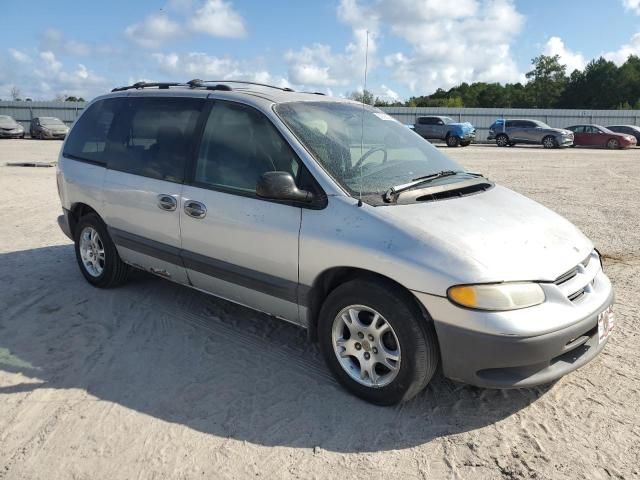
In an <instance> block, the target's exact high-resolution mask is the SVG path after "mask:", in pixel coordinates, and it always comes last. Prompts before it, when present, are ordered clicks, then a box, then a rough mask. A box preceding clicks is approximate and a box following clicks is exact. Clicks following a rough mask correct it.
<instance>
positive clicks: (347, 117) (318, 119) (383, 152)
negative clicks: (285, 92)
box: [275, 102, 463, 198]
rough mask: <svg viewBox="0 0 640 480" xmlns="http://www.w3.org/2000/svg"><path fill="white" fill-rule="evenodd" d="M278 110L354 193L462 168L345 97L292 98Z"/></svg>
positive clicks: (379, 114) (379, 191)
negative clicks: (334, 99) (338, 99)
mask: <svg viewBox="0 0 640 480" xmlns="http://www.w3.org/2000/svg"><path fill="white" fill-rule="evenodd" d="M275 109H276V113H277V114H278V115H279V116H280V118H281V119H282V120H283V122H284V123H285V124H286V125H287V126H288V127H289V129H290V130H291V131H292V132H293V134H294V135H295V136H296V137H297V138H298V139H299V140H300V142H301V143H302V144H304V145H305V147H306V148H307V149H308V150H309V151H310V153H311V154H312V155H313V156H314V157H315V159H316V160H317V161H318V163H320V165H321V166H322V167H323V168H324V169H325V170H326V171H327V172H328V173H329V174H330V175H331V176H332V177H333V178H334V179H335V180H336V181H337V182H338V183H339V184H340V185H341V186H342V187H343V188H345V189H346V190H347V191H348V192H349V193H350V194H352V195H354V196H356V195H358V194H359V193H360V192H362V194H363V195H370V196H373V197H377V198H380V195H381V194H382V193H384V192H385V191H386V190H387V189H388V188H389V187H391V186H395V185H399V184H402V183H406V182H410V181H412V180H413V179H415V178H418V177H423V176H425V175H430V174H433V173H436V172H440V171H442V170H455V171H463V168H462V167H461V166H460V165H458V164H457V163H456V162H454V161H453V160H451V159H449V158H447V157H446V156H445V155H444V154H442V153H441V152H439V151H438V149H437V148H435V147H434V146H433V145H431V144H430V143H429V142H427V141H426V140H424V139H423V138H422V137H420V136H419V135H416V134H415V133H413V132H412V131H411V130H409V129H408V128H405V127H404V126H403V125H402V124H401V123H399V122H397V121H396V120H394V119H393V118H392V117H390V116H389V115H387V114H386V113H384V112H382V111H380V110H378V109H377V108H373V107H369V106H364V107H363V106H362V105H358V104H354V103H346V102H289V103H282V104H279V105H277V106H276V108H275ZM363 125H364V129H363V128H362V126H363Z"/></svg>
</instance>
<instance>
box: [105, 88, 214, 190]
mask: <svg viewBox="0 0 640 480" xmlns="http://www.w3.org/2000/svg"><path fill="white" fill-rule="evenodd" d="M203 105H204V100H202V99H197V98H177V97H173V98H171V97H165V98H148V97H146V98H127V99H126V100H124V101H123V106H122V108H121V110H120V112H119V114H118V117H117V119H116V122H114V128H113V129H112V132H111V133H110V135H109V142H108V145H107V149H106V150H107V154H108V157H109V168H110V169H113V170H120V171H123V172H127V173H132V174H134V175H142V176H145V177H151V178H156V179H159V180H167V181H170V182H182V181H183V179H184V170H185V166H186V163H187V161H188V159H189V155H190V153H191V152H192V149H193V145H194V133H195V129H196V124H197V122H198V117H199V115H200V111H201V110H202V106H203Z"/></svg>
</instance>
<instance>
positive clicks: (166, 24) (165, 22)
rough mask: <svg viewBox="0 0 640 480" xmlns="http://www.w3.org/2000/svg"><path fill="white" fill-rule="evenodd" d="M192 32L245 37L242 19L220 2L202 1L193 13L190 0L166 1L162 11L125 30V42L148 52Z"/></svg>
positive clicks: (223, 2)
mask: <svg viewBox="0 0 640 480" xmlns="http://www.w3.org/2000/svg"><path fill="white" fill-rule="evenodd" d="M170 13H171V15H170ZM173 17H179V18H178V19H175V18H173ZM194 33H200V34H205V35H210V36H213V37H226V38H241V37H244V36H246V34H247V29H246V27H245V22H244V19H243V18H242V16H241V15H240V14H239V13H238V12H236V11H235V10H234V8H233V5H231V3H229V2H225V1H224V0H203V1H202V2H200V6H199V8H197V9H196V10H194V3H193V1H191V0H168V3H167V5H166V7H165V9H164V10H163V11H162V12H159V13H151V14H149V15H148V16H147V17H146V18H145V19H144V20H143V21H142V22H139V23H134V24H132V25H129V26H128V27H127V28H126V29H125V35H126V37H127V38H129V40H131V41H133V42H135V43H137V44H138V45H140V46H142V47H145V48H149V49H151V48H158V47H160V46H162V45H163V44H165V43H167V42H169V41H171V40H177V39H180V38H187V37H188V36H189V35H191V34H194Z"/></svg>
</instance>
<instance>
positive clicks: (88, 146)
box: [36, 98, 121, 164]
mask: <svg viewBox="0 0 640 480" xmlns="http://www.w3.org/2000/svg"><path fill="white" fill-rule="evenodd" d="M120 104H121V100H120V99H118V98H109V99H106V100H100V101H97V102H95V103H93V104H92V105H91V106H90V107H89V108H88V109H87V111H86V112H84V113H83V114H82V116H81V117H80V119H79V120H78V121H77V122H76V124H75V126H74V127H73V128H72V129H71V133H70V134H69V136H68V138H67V142H66V143H65V145H64V152H63V155H65V156H71V157H76V158H79V159H84V160H90V161H92V162H97V163H103V164H106V163H107V158H106V154H105V148H106V145H107V136H108V134H109V131H110V130H111V125H112V123H113V119H114V117H115V114H116V112H117V110H118V108H119V105H120ZM36 120H37V119H36Z"/></svg>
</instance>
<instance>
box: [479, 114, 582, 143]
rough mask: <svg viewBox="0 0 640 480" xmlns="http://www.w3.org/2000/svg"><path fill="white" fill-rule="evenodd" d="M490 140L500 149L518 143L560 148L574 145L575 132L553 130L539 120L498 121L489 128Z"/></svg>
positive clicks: (559, 129)
mask: <svg viewBox="0 0 640 480" xmlns="http://www.w3.org/2000/svg"><path fill="white" fill-rule="evenodd" d="M487 139H488V140H495V141H496V145H498V146H499V147H507V146H513V145H516V144H518V143H525V144H531V145H542V146H543V147H544V148H559V147H568V146H570V145H573V132H570V131H568V130H563V129H561V128H552V127H550V126H549V125H547V124H546V123H544V122H541V121H539V120H526V119H510V120H505V119H502V118H500V119H498V120H496V121H495V122H493V125H491V126H490V127H489V136H488V137H487Z"/></svg>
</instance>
